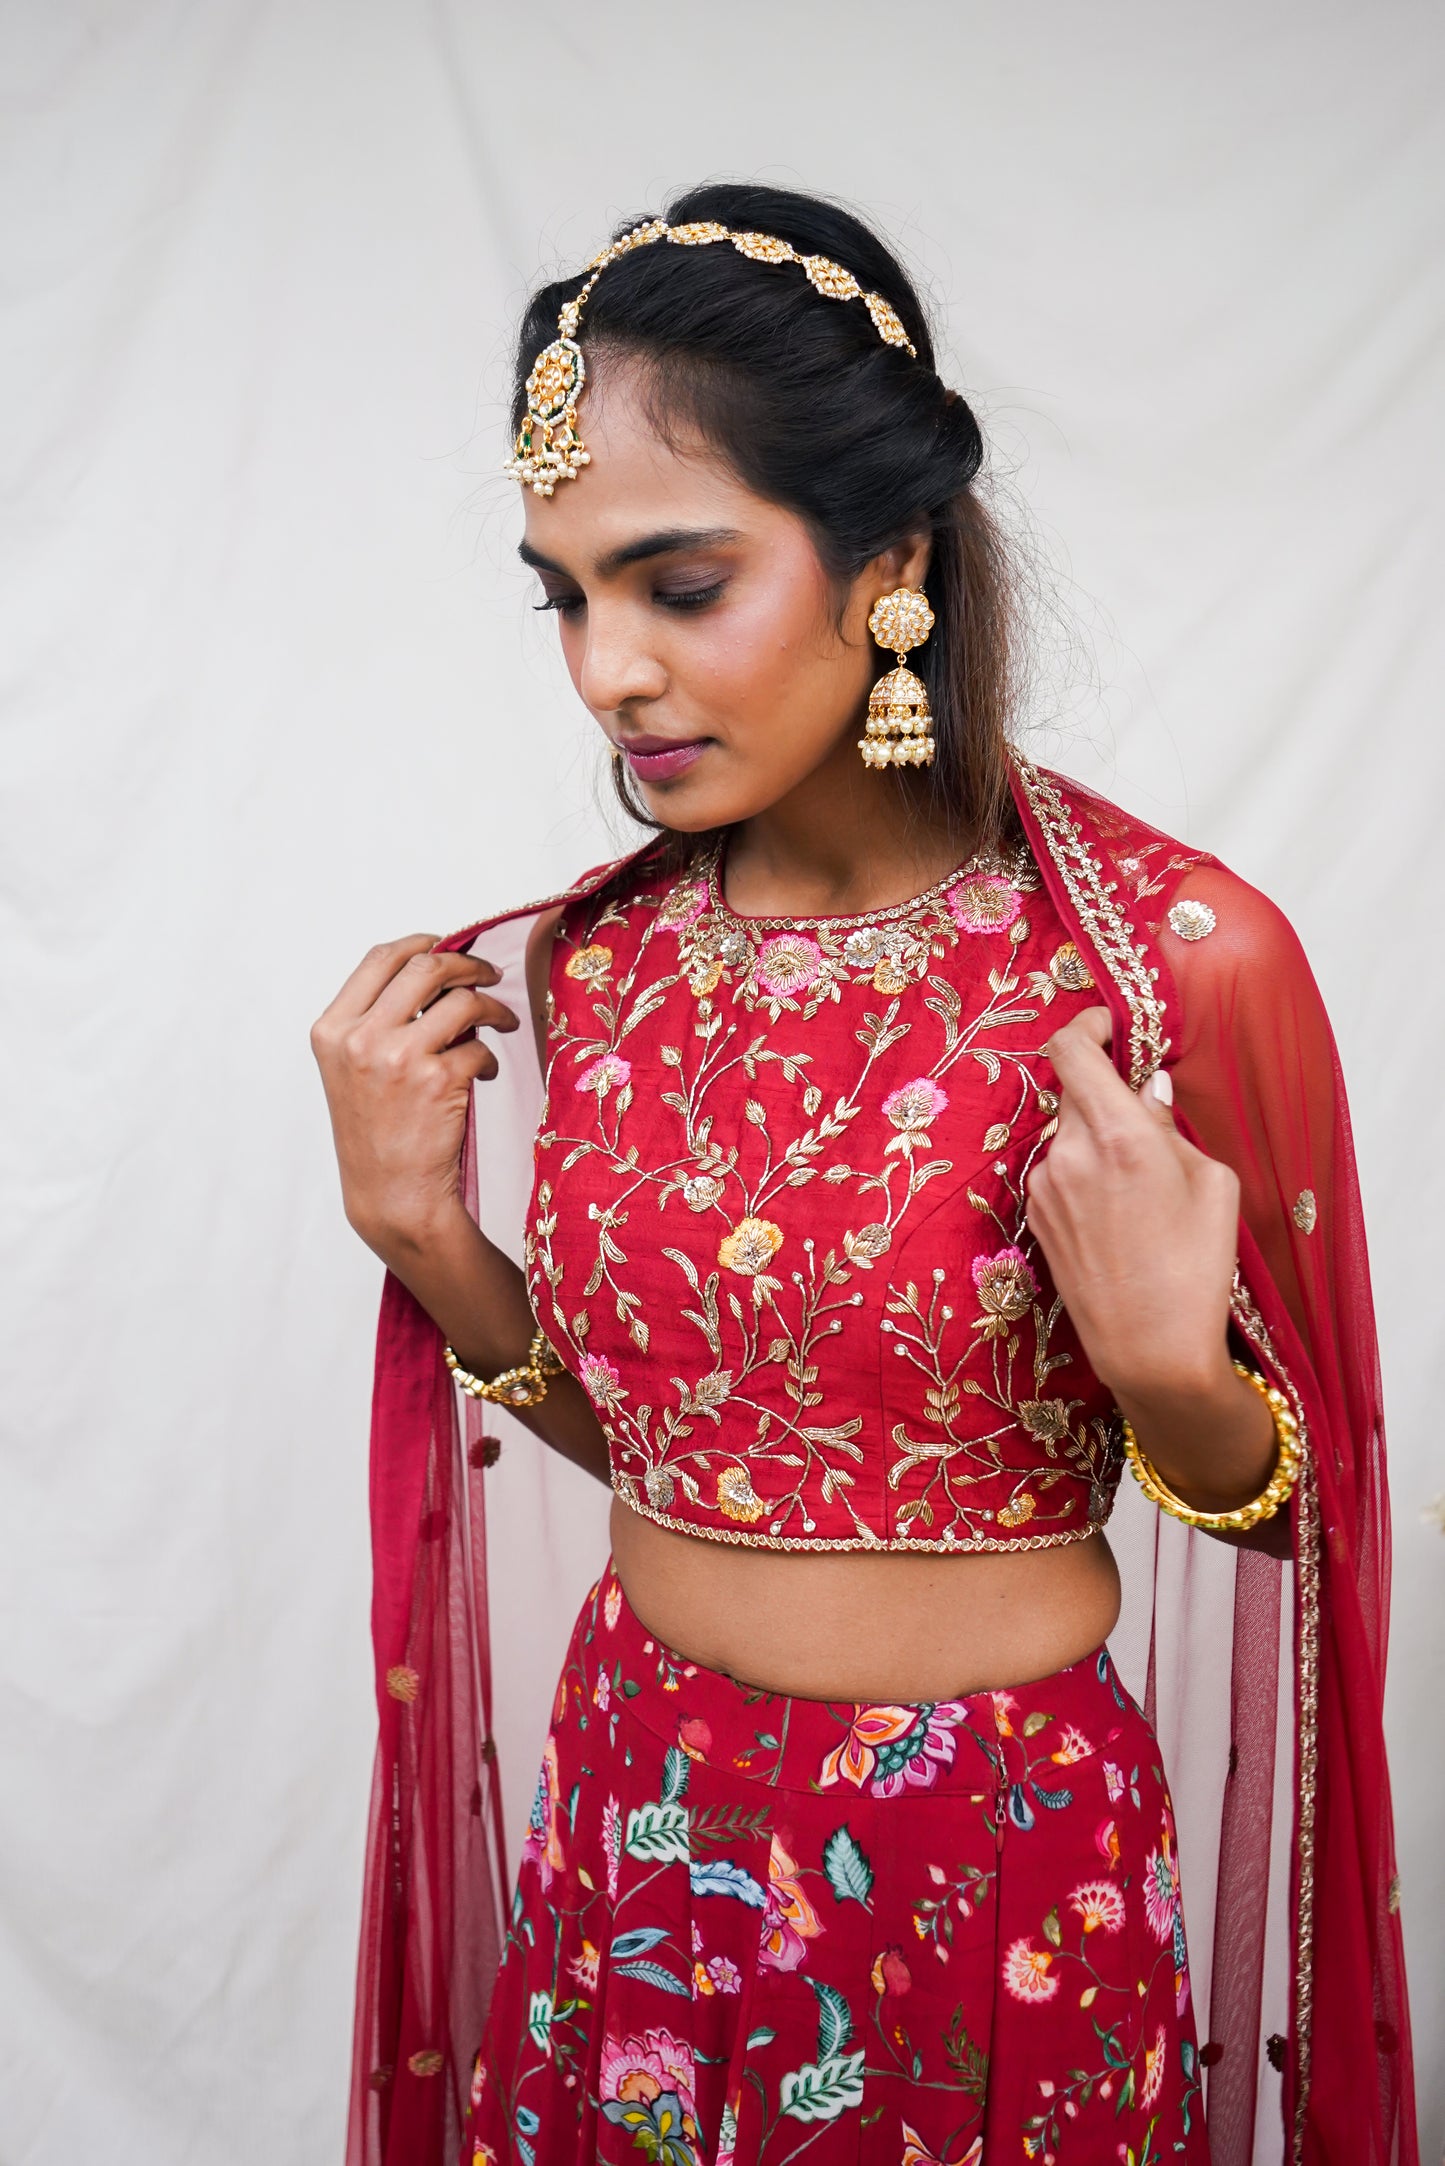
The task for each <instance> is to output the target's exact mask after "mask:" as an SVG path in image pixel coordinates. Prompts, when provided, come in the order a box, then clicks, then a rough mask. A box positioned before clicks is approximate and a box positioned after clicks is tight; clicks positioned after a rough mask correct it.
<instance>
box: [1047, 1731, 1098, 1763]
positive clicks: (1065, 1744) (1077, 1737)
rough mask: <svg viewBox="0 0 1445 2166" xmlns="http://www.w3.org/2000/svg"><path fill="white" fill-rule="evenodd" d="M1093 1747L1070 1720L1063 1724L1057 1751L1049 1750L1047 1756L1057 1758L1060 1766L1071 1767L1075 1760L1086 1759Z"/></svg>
mask: <svg viewBox="0 0 1445 2166" xmlns="http://www.w3.org/2000/svg"><path fill="white" fill-rule="evenodd" d="M1093 1749H1094V1748H1093V1746H1092V1745H1091V1744H1090V1743H1089V1740H1088V1739H1087V1738H1086V1737H1085V1735H1084V1733H1083V1731H1082V1730H1080V1729H1078V1728H1077V1727H1076V1726H1075V1724H1073V1723H1072V1722H1070V1723H1068V1724H1066V1725H1065V1728H1064V1734H1063V1736H1062V1737H1061V1738H1060V1739H1059V1743H1058V1749H1057V1751H1055V1752H1051V1753H1050V1754H1049V1758H1050V1759H1051V1760H1057V1761H1058V1763H1059V1766H1060V1767H1072V1766H1073V1765H1074V1762H1075V1761H1076V1760H1087V1759H1088V1757H1089V1755H1090V1753H1091V1752H1092V1751H1093Z"/></svg>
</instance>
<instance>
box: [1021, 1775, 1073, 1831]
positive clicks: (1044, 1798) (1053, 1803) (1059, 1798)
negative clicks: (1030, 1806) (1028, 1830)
mask: <svg viewBox="0 0 1445 2166" xmlns="http://www.w3.org/2000/svg"><path fill="white" fill-rule="evenodd" d="M1033 1793H1034V1796H1035V1797H1036V1798H1037V1799H1038V1801H1039V1803H1040V1804H1041V1805H1046V1806H1047V1807H1048V1809H1049V1811H1050V1812H1051V1813H1057V1812H1062V1811H1063V1809H1064V1807H1065V1806H1066V1805H1072V1804H1073V1802H1074V1793H1073V1791H1072V1790H1045V1789H1044V1788H1043V1786H1042V1784H1041V1783H1035V1784H1034V1785H1033ZM1030 1824H1031V1825H1032V1823H1030Z"/></svg>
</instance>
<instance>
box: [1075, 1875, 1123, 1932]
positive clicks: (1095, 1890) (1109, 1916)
mask: <svg viewBox="0 0 1445 2166" xmlns="http://www.w3.org/2000/svg"><path fill="white" fill-rule="evenodd" d="M1069 1902H1070V1904H1071V1906H1072V1907H1073V1909H1075V1910H1076V1911H1077V1912H1078V1914H1079V1916H1080V1917H1081V1918H1082V1919H1083V1921H1084V1931H1085V1932H1086V1933H1093V1932H1096V1931H1097V1930H1098V1928H1099V1927H1100V1926H1102V1927H1103V1929H1104V1931H1105V1932H1106V1933H1117V1932H1118V1930H1119V1928H1120V1926H1121V1925H1122V1924H1123V1923H1124V1898H1123V1895H1122V1894H1121V1892H1120V1891H1119V1889H1118V1888H1116V1887H1115V1885H1114V1883H1113V1881H1112V1880H1086V1881H1085V1882H1084V1884H1083V1886H1082V1887H1081V1888H1075V1890H1074V1892H1073V1894H1072V1895H1071V1896H1070V1897H1069Z"/></svg>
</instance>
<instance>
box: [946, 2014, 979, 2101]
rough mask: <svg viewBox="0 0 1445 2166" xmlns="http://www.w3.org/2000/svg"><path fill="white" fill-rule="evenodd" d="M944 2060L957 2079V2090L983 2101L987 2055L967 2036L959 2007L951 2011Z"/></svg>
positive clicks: (965, 2025)
mask: <svg viewBox="0 0 1445 2166" xmlns="http://www.w3.org/2000/svg"><path fill="white" fill-rule="evenodd" d="M943 2053H944V2058H945V2060H946V2061H947V2062H948V2065H949V2067H950V2068H951V2069H952V2070H953V2072H954V2074H955V2075H956V2076H957V2078H958V2088H959V2089H960V2091H962V2092H963V2093H964V2095H965V2096H966V2097H968V2098H976V2099H980V2100H982V2099H984V2098H986V2097H987V2095H988V2055H987V2054H986V2053H985V2052H983V2051H982V2049H981V2048H980V2047H978V2046H976V2045H975V2044H974V2042H973V2040H972V2038H971V2037H970V2036H969V2033H968V2025H967V2024H966V2023H965V2022H964V2020H963V2008H962V2006H961V2005H960V2006H959V2007H957V2008H955V2009H954V2011H953V2021H952V2022H951V2023H950V2024H949V2026H948V2033H947V2036H946V2037H945V2039H944V2041H943Z"/></svg>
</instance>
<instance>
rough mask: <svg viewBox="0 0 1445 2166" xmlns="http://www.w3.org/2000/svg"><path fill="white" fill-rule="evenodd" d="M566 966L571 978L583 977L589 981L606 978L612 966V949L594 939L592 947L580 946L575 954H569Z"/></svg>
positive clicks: (585, 980)
mask: <svg viewBox="0 0 1445 2166" xmlns="http://www.w3.org/2000/svg"><path fill="white" fill-rule="evenodd" d="M564 967H565V970H566V974H567V976H568V977H569V978H581V979H582V980H583V981H584V982H587V983H590V982H591V981H592V980H593V979H597V978H605V977H606V975H607V973H608V971H609V970H610V969H611V968H612V950H611V948H605V947H603V945H602V943H601V941H600V940H594V941H593V942H592V944H591V946H590V947H585V948H578V950H577V952H576V954H575V955H569V956H568V958H567V961H566V964H565V966H564Z"/></svg>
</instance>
